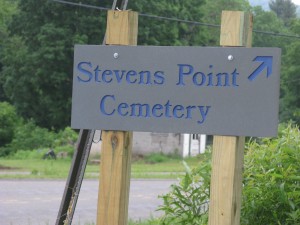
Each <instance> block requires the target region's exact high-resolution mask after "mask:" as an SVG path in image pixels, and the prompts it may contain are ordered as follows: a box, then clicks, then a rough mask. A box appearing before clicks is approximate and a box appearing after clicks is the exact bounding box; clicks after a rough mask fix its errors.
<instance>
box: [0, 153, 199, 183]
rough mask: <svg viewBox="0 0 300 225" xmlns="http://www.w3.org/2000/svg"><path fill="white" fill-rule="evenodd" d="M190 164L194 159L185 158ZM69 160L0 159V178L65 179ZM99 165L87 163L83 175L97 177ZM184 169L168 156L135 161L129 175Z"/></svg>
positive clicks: (165, 174)
mask: <svg viewBox="0 0 300 225" xmlns="http://www.w3.org/2000/svg"><path fill="white" fill-rule="evenodd" d="M185 161H187V163H188V164H189V165H190V166H191V167H194V166H196V164H197V163H199V160H198V159H197V158H188V159H185ZM70 166H71V159H58V160H42V159H4V158H0V179H1V178H2V179H3V178H10V179H12V178H18V179H20V178H24V179H66V178H67V176H68V173H69V170H70ZM99 170H100V166H99V165H95V164H88V165H87V168H86V171H85V178H98V177H99ZM184 171H185V169H184V166H183V164H182V160H181V159H168V160H166V161H164V162H158V163H151V164H149V163H147V162H145V161H144V160H139V161H135V162H133V163H132V167H131V177H132V178H157V179H170V178H177V177H179V176H180V175H181V174H182V173H184Z"/></svg>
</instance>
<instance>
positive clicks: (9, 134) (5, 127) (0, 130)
mask: <svg viewBox="0 0 300 225" xmlns="http://www.w3.org/2000/svg"><path fill="white" fill-rule="evenodd" d="M17 123H18V116H17V113H16V110H15V108H14V107H13V106H12V105H10V104H9V103H7V102H0V147H3V146H5V145H6V144H8V143H10V142H11V140H12V138H13V136H14V129H15V127H16V125H17ZM5 154H6V152H4V151H0V156H3V155H5Z"/></svg>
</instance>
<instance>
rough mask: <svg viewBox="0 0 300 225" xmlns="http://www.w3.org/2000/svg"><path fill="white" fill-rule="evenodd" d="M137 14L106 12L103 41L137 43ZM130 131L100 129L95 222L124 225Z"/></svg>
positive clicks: (98, 224)
mask: <svg viewBox="0 0 300 225" xmlns="http://www.w3.org/2000/svg"><path fill="white" fill-rule="evenodd" d="M137 31H138V13H136V12H133V11H108V15H107V31H106V44H110V45H137ZM131 152H132V132H126V131H103V132H102V148H101V165H100V167H101V168H100V183H99V195H98V209H97V225H126V224H127V223H128V202H129V189H130V172H131Z"/></svg>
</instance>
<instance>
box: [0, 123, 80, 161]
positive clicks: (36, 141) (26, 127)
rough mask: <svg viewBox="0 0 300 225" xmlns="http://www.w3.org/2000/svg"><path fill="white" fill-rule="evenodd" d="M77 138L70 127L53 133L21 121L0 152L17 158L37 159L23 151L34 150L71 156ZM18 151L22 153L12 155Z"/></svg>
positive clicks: (32, 154)
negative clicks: (52, 151) (50, 151)
mask: <svg viewBox="0 0 300 225" xmlns="http://www.w3.org/2000/svg"><path fill="white" fill-rule="evenodd" d="M77 137H78V134H77V133H76V132H75V131H73V130H72V129H71V128H70V127H66V128H65V129H64V130H62V131H60V132H58V133H55V132H54V131H49V130H47V129H46V128H41V127H38V126H36V125H35V123H34V122H33V121H28V122H24V121H23V122H21V123H20V124H19V125H18V126H17V127H15V130H14V137H13V139H12V141H11V142H10V143H9V144H7V145H6V146H5V147H3V148H1V149H0V150H2V151H3V152H4V151H5V152H6V155H8V154H11V155H14V156H15V157H17V158H22V157H25V158H30V156H32V158H37V156H35V155H34V154H35V153H28V154H27V156H26V154H25V153H24V151H32V150H36V149H48V150H49V149H50V148H52V149H54V150H55V151H56V153H58V152H60V151H65V152H68V155H70V156H72V155H73V152H74V145H75V142H76V140H77ZM20 150H22V152H20V153H19V154H20V155H18V154H14V153H16V152H17V151H20ZM33 152H35V151H33ZM46 152H47V151H46ZM0 156H1V155H0Z"/></svg>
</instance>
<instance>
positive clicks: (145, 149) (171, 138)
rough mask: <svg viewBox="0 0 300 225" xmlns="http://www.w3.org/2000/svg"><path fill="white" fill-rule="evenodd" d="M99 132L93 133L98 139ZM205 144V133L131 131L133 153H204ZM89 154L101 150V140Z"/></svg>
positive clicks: (185, 154) (185, 155)
mask: <svg viewBox="0 0 300 225" xmlns="http://www.w3.org/2000/svg"><path fill="white" fill-rule="evenodd" d="M99 136H100V132H99V131H98V132H97V133H96V135H95V139H96V140H99V139H100V138H99ZM206 144H207V135H201V134H180V133H153V132H134V133H133V154H141V155H147V154H149V153H152V152H162V153H164V154H172V153H177V154H180V155H182V156H183V157H188V156H195V155H198V154H200V153H204V151H205V148H206ZM91 151H92V152H91V154H95V153H99V152H100V151H101V141H99V142H98V143H94V144H93V146H92V150H91Z"/></svg>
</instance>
